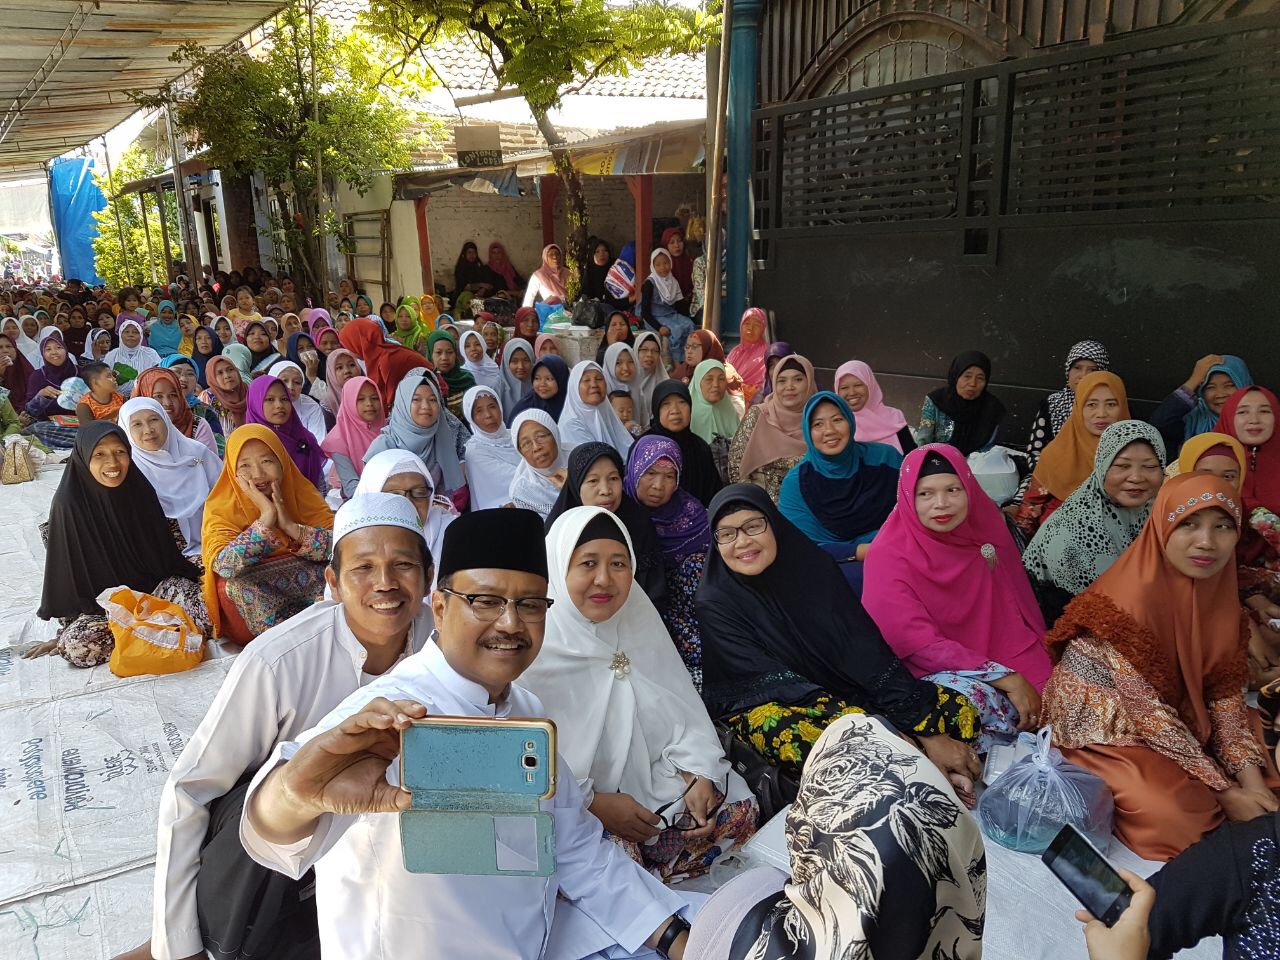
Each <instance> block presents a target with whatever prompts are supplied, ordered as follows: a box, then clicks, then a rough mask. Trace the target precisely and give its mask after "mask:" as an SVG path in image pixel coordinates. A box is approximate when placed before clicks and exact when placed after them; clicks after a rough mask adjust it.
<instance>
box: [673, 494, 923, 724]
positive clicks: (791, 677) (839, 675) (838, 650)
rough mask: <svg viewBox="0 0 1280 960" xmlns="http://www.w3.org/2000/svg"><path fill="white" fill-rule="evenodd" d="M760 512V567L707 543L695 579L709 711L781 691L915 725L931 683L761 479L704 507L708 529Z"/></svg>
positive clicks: (773, 697)
mask: <svg viewBox="0 0 1280 960" xmlns="http://www.w3.org/2000/svg"><path fill="white" fill-rule="evenodd" d="M745 508H750V509H753V510H758V511H760V512H761V513H763V514H764V515H765V516H766V517H767V518H768V520H769V527H770V529H771V530H772V531H773V535H774V537H775V539H776V540H777V543H778V554H777V558H776V559H775V560H774V561H773V563H772V564H770V566H769V568H768V569H767V570H765V571H764V572H763V573H761V574H759V575H757V576H754V577H745V576H742V575H741V574H737V573H734V572H733V571H732V570H730V569H729V567H728V565H726V564H725V562H724V560H723V559H722V558H721V556H720V550H719V547H718V546H716V545H715V544H713V545H712V549H711V551H710V552H709V553H708V554H707V563H706V566H705V567H704V569H703V574H702V583H701V584H700V585H699V586H698V597H697V613H698V622H699V624H700V625H701V627H702V698H703V700H704V701H706V704H707V708H708V710H710V712H711V716H712V717H713V718H717V719H720V718H724V717H727V716H732V715H733V714H736V713H741V712H742V711H744V710H749V709H751V708H752V707H757V706H759V705H760V704H762V703H768V702H770V701H777V702H780V703H787V704H805V703H811V702H812V701H813V699H814V698H815V697H817V696H819V695H821V694H824V693H826V694H830V695H832V696H834V697H839V698H848V699H850V700H851V701H852V702H853V703H855V704H857V705H858V706H861V707H864V708H865V709H866V710H867V712H868V713H879V714H883V715H884V716H886V717H888V719H889V720H890V721H891V722H892V723H893V724H894V725H896V726H897V727H898V729H899V730H912V729H914V728H915V727H916V726H917V725H918V724H920V723H921V722H922V721H923V720H924V719H925V718H926V717H927V716H928V714H929V713H930V712H931V711H932V710H933V709H934V708H935V706H936V699H937V697H936V691H935V688H934V686H933V685H932V684H929V683H925V682H923V681H920V680H917V679H915V677H913V676H912V675H911V674H910V673H909V672H908V671H907V668H906V667H904V666H903V665H902V661H901V660H899V659H898V658H897V657H896V656H895V655H894V653H893V651H892V650H891V649H889V645H888V644H887V643H885V640H884V637H883V636H882V635H881V633H880V630H879V628H878V627H877V626H876V625H875V621H873V620H872V619H871V616H870V614H868V613H867V611H866V610H864V609H863V608H862V604H861V603H860V602H859V601H858V598H857V597H856V596H855V595H854V593H853V591H852V590H851V589H850V587H849V584H848V583H847V582H846V581H845V578H844V574H842V573H841V572H840V568H839V567H838V566H837V564H836V562H835V560H833V559H832V558H831V557H830V556H829V555H828V554H827V553H825V552H824V551H823V550H822V549H821V548H820V547H819V546H818V545H817V544H815V543H814V542H813V541H812V540H810V539H809V538H808V537H806V536H805V535H804V534H803V533H801V532H800V530H799V529H797V528H796V527H795V526H793V525H792V523H791V521H789V520H787V519H786V517H784V516H783V515H782V514H781V513H779V512H778V508H777V507H775V506H774V505H773V501H772V500H770V499H769V495H768V494H767V493H765V491H764V490H763V489H762V488H761V487H757V486H756V485H755V484H751V483H735V484H733V485H732V486H728V487H725V488H724V489H723V490H721V491H720V492H719V493H718V494H716V497H715V499H714V500H712V501H711V508H710V510H709V511H708V513H709V515H710V518H711V529H712V530H713V531H714V530H715V528H716V524H717V523H719V521H720V520H721V519H722V518H723V517H724V516H725V515H727V514H730V513H733V512H734V511H735V510H738V509H745Z"/></svg>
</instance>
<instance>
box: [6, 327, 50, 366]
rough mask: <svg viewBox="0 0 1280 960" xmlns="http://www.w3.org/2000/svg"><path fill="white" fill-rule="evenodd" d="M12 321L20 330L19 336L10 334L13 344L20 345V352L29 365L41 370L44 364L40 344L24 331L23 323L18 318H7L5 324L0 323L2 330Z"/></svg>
mask: <svg viewBox="0 0 1280 960" xmlns="http://www.w3.org/2000/svg"><path fill="white" fill-rule="evenodd" d="M10 320H12V321H13V322H14V324H15V325H16V326H17V328H18V333H17V335H14V334H12V333H11V334H9V336H10V337H13V342H14V343H16V344H17V345H18V352H19V353H21V354H22V355H23V356H24V357H26V358H27V363H29V364H31V366H32V367H34V368H35V369H37V370H39V369H40V366H41V364H42V363H43V361H42V360H41V357H40V344H38V343H36V342H35V341H34V340H32V339H31V338H30V337H28V336H27V334H26V331H25V330H23V329H22V321H21V320H19V319H18V318H17V317H5V318H4V321H3V323H0V328H3V326H4V325H5V324H7V323H8V322H9V321H10Z"/></svg>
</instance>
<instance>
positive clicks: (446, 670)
mask: <svg viewBox="0 0 1280 960" xmlns="http://www.w3.org/2000/svg"><path fill="white" fill-rule="evenodd" d="M438 635H439V631H436V630H433V631H432V633H431V641H430V642H429V643H427V644H426V645H425V646H423V648H422V657H423V661H424V663H423V665H424V666H425V667H426V668H427V672H428V673H430V674H431V675H432V676H434V677H435V678H436V679H437V680H439V681H440V684H441V686H443V687H444V688H445V689H447V690H448V691H449V692H450V693H452V694H454V695H455V696H457V697H458V698H459V699H461V700H465V701H466V702H467V703H469V704H471V705H472V706H473V707H475V709H476V712H477V714H488V715H489V716H494V717H506V716H509V715H510V714H511V687H509V686H508V687H507V695H506V696H505V697H503V698H502V702H501V703H490V702H489V691H488V690H486V689H485V688H484V687H482V686H481V685H480V684H478V683H475V682H474V681H472V680H468V679H467V678H466V677H464V676H463V675H462V674H460V673H458V671H456V670H454V669H453V667H451V666H449V661H448V660H446V659H445V656H444V651H443V650H441V649H440V645H439V643H437V642H436V638H437V636H438Z"/></svg>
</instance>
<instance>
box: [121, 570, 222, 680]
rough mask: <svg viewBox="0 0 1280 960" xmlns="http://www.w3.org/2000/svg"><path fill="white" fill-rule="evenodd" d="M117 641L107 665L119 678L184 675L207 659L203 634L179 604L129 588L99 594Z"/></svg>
mask: <svg viewBox="0 0 1280 960" xmlns="http://www.w3.org/2000/svg"><path fill="white" fill-rule="evenodd" d="M98 606H100V607H102V609H103V610H104V611H105V612H106V614H107V626H108V627H109V628H110V630H111V636H112V637H114V638H115V641H116V647H115V649H114V650H112V651H111V661H110V663H109V664H108V666H109V667H110V668H111V672H112V673H114V674H115V675H116V676H117V677H137V676H142V675H144V674H150V673H181V672H182V671H183V670H190V669H191V668H192V667H194V666H195V665H196V664H198V663H199V662H200V661H201V660H203V659H204V635H203V634H201V632H200V631H199V630H198V629H196V625H195V624H194V623H192V622H191V618H190V617H189V616H187V612H186V611H185V610H183V609H182V608H181V607H180V606H178V605H177V604H176V603H170V602H169V601H167V600H161V599H160V598H159V597H153V596H151V594H149V593H140V592H139V591H136V590H130V589H128V588H126V587H112V588H111V589H109V590H104V591H102V593H101V594H99V595H98Z"/></svg>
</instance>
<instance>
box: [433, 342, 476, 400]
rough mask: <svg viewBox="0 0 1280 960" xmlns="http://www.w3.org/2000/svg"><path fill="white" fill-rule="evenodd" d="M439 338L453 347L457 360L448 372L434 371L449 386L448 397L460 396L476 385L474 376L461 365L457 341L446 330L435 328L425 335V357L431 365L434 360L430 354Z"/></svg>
mask: <svg viewBox="0 0 1280 960" xmlns="http://www.w3.org/2000/svg"><path fill="white" fill-rule="evenodd" d="M441 340H448V341H449V345H450V346H452V347H453V353H454V356H455V357H456V358H457V361H456V362H455V363H454V365H453V369H452V370H450V371H449V372H448V373H444V372H443V371H441V370H439V369H437V370H436V373H438V374H440V376H441V377H442V378H443V379H444V382H445V384H446V385H447V386H448V387H449V398H450V399H452V398H453V397H457V396H461V395H462V394H463V393H465V392H466V391H468V390H470V389H471V388H472V387H474V386H475V385H476V378H475V377H473V376H472V375H471V371H470V370H468V369H467V368H466V367H464V366H463V365H462V355H461V354H460V353H459V352H458V341H457V340H455V339H453V335H452V334H450V333H449V331H448V330H437V331H436V332H435V333H433V334H431V335H430V336H429V337H427V359H428V360H431V364H432V366H435V361H434V360H432V359H431V355H432V354H433V353H434V352H435V349H436V344H437V343H439V342H440V341H441Z"/></svg>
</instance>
